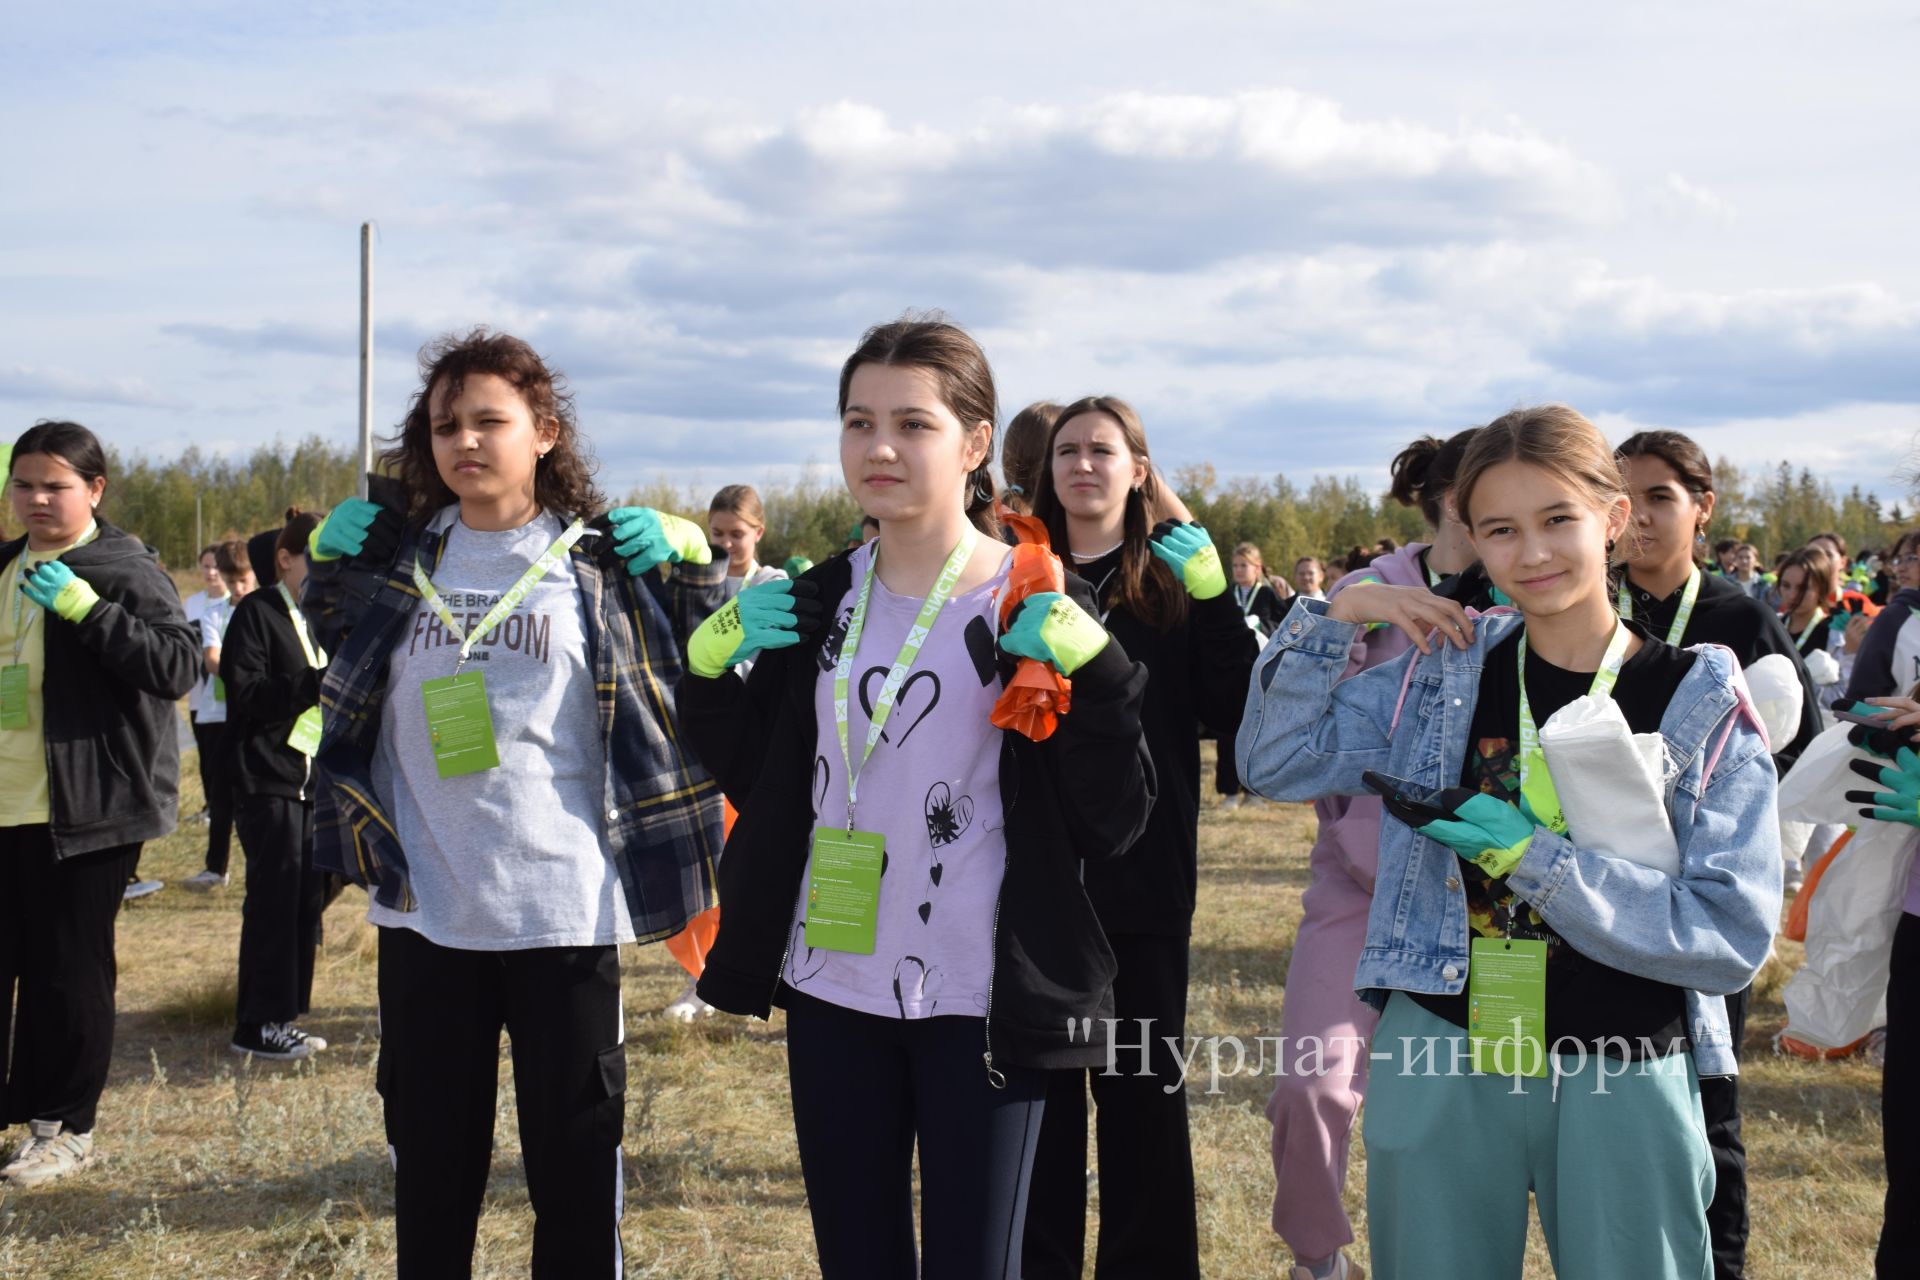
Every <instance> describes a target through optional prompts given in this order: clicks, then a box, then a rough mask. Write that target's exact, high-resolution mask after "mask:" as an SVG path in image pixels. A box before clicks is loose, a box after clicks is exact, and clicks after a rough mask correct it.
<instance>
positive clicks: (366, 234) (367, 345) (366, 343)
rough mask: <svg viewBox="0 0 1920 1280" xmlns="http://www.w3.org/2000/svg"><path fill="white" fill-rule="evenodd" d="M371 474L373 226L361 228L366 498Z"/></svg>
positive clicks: (362, 467) (362, 485)
mask: <svg viewBox="0 0 1920 1280" xmlns="http://www.w3.org/2000/svg"><path fill="white" fill-rule="evenodd" d="M371 470H373V224H372V223H371V222H363V223H361V224H360V479H359V488H358V492H359V495H360V496H361V497H362V498H364V497H366V496H367V473H368V472H369V471H371Z"/></svg>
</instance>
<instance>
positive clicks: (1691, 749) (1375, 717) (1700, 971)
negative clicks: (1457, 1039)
mask: <svg viewBox="0 0 1920 1280" xmlns="http://www.w3.org/2000/svg"><path fill="white" fill-rule="evenodd" d="M1326 612H1327V605H1326V604H1325V603H1324V602H1322V601H1318V600H1302V601H1299V602H1297V603H1296V604H1295V605H1294V607H1293V609H1292V610H1291V611H1290V612H1289V613H1288V614H1287V616H1286V617H1285V618H1284V619H1282V620H1281V622H1280V626H1279V628H1278V630H1277V631H1276V632H1275V633H1274V637H1273V639H1272V640H1271V641H1270V642H1269V643H1268V645H1267V647H1266V651H1265V652H1264V653H1262V654H1261V655H1260V661H1259V663H1258V665H1257V666H1256V667H1255V668H1254V675H1253V682H1252V685H1251V687H1250V688H1249V690H1248V694H1247V709H1246V716H1245V718H1244V719H1243V720H1242V721H1241V726H1240V737H1239V741H1238V750H1237V752H1236V755H1237V757H1238V763H1239V767H1240V777H1241V779H1242V780H1243V782H1244V783H1245V785H1246V786H1248V787H1250V788H1251V789H1252V790H1254V791H1256V792H1258V793H1260V794H1261V795H1264V796H1268V797H1270V798H1272V799H1275V800H1315V799H1318V798H1320V797H1322V796H1328V795H1359V794H1362V793H1364V792H1365V790H1366V788H1365V785H1364V784H1363V783H1362V782H1361V780H1360V775H1361V773H1362V772H1363V771H1364V770H1368V769H1374V770H1378V771H1380V772H1382V773H1388V774H1392V775H1395V776H1397V777H1401V778H1405V779H1407V780H1408V781H1410V782H1413V783H1416V784H1419V785H1421V786H1424V787H1430V788H1439V787H1444V786H1452V785H1457V784H1458V783H1459V780H1460V776H1461V770H1462V767H1463V765H1464V764H1465V757H1466V750H1467V737H1468V734H1469V732H1470V729H1471V727H1472V724H1473V709H1474V704H1475V702H1476V701H1477V700H1478V697H1479V692H1480V671H1481V666H1482V664H1483V661H1484V657H1485V655H1486V653H1487V652H1488V651H1489V650H1490V649H1491V648H1493V646H1495V645H1497V644H1498V643H1500V641H1501V640H1502V639H1504V638H1506V637H1508V636H1511V635H1512V634H1513V632H1514V630H1515V628H1517V627H1519V626H1521V625H1522V624H1521V619H1520V616H1519V615H1518V614H1515V613H1496V614H1489V615H1485V616H1483V617H1481V618H1480V619H1479V620H1478V622H1477V623H1476V624H1475V626H1474V636H1473V642H1472V644H1471V645H1470V646H1469V647H1468V648H1466V649H1456V648H1453V647H1452V646H1450V645H1441V646H1440V647H1439V648H1438V649H1437V651H1436V652H1435V653H1434V654H1432V655H1430V656H1427V657H1422V656H1421V655H1420V653H1419V651H1418V650H1409V651H1408V652H1407V653H1406V654H1404V655H1402V656H1401V657H1399V658H1397V659H1395V660H1393V661H1391V662H1388V663H1385V664H1383V665H1382V666H1379V667H1375V668H1372V669H1371V670H1367V671H1363V672H1360V673H1359V674H1358V675H1355V676H1354V677H1353V678H1352V679H1350V680H1346V681H1341V680H1340V674H1341V671H1342V669H1343V668H1344V667H1345V666H1346V662H1347V654H1348V650H1349V649H1350V647H1351V645H1352V642H1353V638H1354V635H1355V633H1356V630H1357V628H1356V626H1355V625H1354V624H1352V623H1347V622H1339V621H1335V620H1334V619H1332V618H1329V617H1327V616H1326ZM1696 654H1697V658H1696V661H1695V662H1694V664H1693V668H1692V670H1690V671H1689V672H1688V673H1687V676H1686V678H1685V679H1684V680H1683V681H1681V684H1680V688H1679V690H1678V691H1677V692H1676V693H1675V694H1674V697H1673V700H1672V701H1671V702H1670V703H1669V704H1668V705H1667V710H1666V714H1665V715H1664V716H1663V717H1662V718H1661V721H1660V733H1661V736H1662V737H1663V738H1665V739H1666V747H1667V769H1666V802H1667V815H1668V817H1669V818H1670V819H1671V820H1672V823H1673V830H1674V834H1675V837H1676V839H1677V840H1678V842H1679V845H1680V874H1679V876H1677V877H1671V876H1667V875H1664V874H1662V873H1661V872H1659V871H1655V870H1653V869H1652V868H1650V867H1643V866H1640V865H1639V864H1637V863H1632V862H1626V861H1622V860H1621V859H1618V858H1611V857H1608V856H1606V855H1604V854H1599V853H1594V852H1591V851H1589V850H1586V849H1582V848H1580V847H1579V846H1577V845H1575V844H1574V843H1573V842H1572V841H1571V840H1569V839H1567V838H1565V837H1563V836H1558V835H1555V834H1554V833H1553V832H1551V831H1548V830H1547V829H1546V828H1544V827H1536V828H1535V829H1534V833H1533V841H1532V843H1531V844H1529V845H1528V846H1527V851H1526V854H1525V856H1523V857H1522V858H1521V860H1520V863H1519V865H1518V866H1517V867H1516V868H1515V869H1514V871H1513V872H1512V874H1511V875H1509V876H1508V877H1507V883H1508V884H1509V885H1510V886H1511V887H1512V888H1513V889H1514V890H1515V891H1516V892H1517V893H1518V894H1519V895H1520V896H1521V897H1522V898H1524V899H1525V900H1526V901H1527V902H1528V903H1530V904H1531V905H1532V906H1533V908H1534V909H1535V910H1536V911H1538V912H1539V913H1540V915H1541V918H1542V919H1544V920H1545V921H1546V922H1547V924H1548V925H1550V926H1551V927H1552V928H1553V930H1554V931H1555V932H1556V933H1558V934H1559V935H1560V936H1561V937H1563V938H1565V939H1566V940H1567V941H1568V942H1569V943H1570V944H1572V945H1573V947H1574V948H1575V949H1576V950H1577V951H1579V952H1580V953H1581V954H1582V955H1585V956H1587V957H1589V958H1591V959H1594V960H1597V961H1599V962H1600V963H1602V964H1606V965H1611V966H1612V967H1614V968H1616V969H1620V970H1623V971H1625V972H1627V973H1634V974H1640V975H1642V976H1645V977H1650V978H1655V979H1658V980H1659V981H1661V982H1667V983H1671V984H1673V985H1675V986H1678V987H1682V988H1685V989H1686V992H1687V1024H1688V1028H1689V1031H1690V1035H1691V1038H1692V1041H1693V1053H1694V1060H1695V1065H1696V1067H1697V1068H1698V1070H1699V1073H1700V1074H1701V1075H1703V1076H1719V1075H1734V1074H1737V1072H1738V1070H1739V1068H1738V1066H1737V1065H1736V1064H1735V1062H1734V1056H1733V1045H1732V1043H1731V1037H1730V1035H1729V1033H1728V1029H1727V1011H1726V1001H1725V1000H1724V999H1723V997H1724V996H1726V995H1728V994H1730V993H1732V992H1736V991H1739V990H1741V989H1742V988H1744V987H1745V986H1746V985H1747V984H1748V983H1750V982H1752V981H1753V978H1754V975H1755V974H1756V973H1758V972H1759V971H1760V966H1761V965H1762V964H1763V963H1764V962H1765V960H1766V958H1767V952H1768V949H1769V948H1770V947H1771V946H1772V942H1773V932H1774V928H1775V926H1776V925H1777V923H1778V921H1779V919H1780V893H1781V864H1780V837H1779V828H1778V825H1777V817H1776V813H1775V800H1774V792H1775V786H1776V777H1775V774H1774V768H1773V761H1772V759H1771V758H1770V757H1769V756H1768V754H1767V744H1766V741H1765V739H1764V738H1763V736H1762V735H1761V733H1760V731H1759V730H1758V729H1757V728H1756V727H1755V726H1754V724H1753V722H1752V720H1751V719H1750V718H1749V717H1748V716H1746V715H1743V714H1742V713H1741V712H1740V695H1739V693H1738V692H1737V690H1736V686H1735V683H1734V680H1735V676H1736V674H1737V671H1738V668H1737V665H1736V663H1735V662H1734V659H1733V656H1732V654H1730V653H1729V652H1728V651H1727V650H1725V649H1722V648H1719V647H1717V646H1703V647H1701V648H1700V649H1698V650H1696ZM1409 663H1412V664H1413V670H1412V675H1411V679H1409V678H1408V664H1409ZM1403 685H1404V688H1405V698H1404V701H1403V700H1402V696H1401V694H1402V688H1403ZM1396 707H1398V723H1397V725H1396V724H1395V712H1396ZM1710 759H1711V760H1712V761H1713V772H1712V775H1711V776H1710V777H1707V778H1705V781H1704V785H1703V775H1704V774H1705V772H1706V765H1707V763H1708V761H1709V760H1710ZM1467 940H1468V928H1467V907H1466V894H1465V891H1464V889H1463V888H1462V887H1461V878H1460V875H1459V861H1458V859H1457V858H1456V856H1455V855H1454V853H1453V851H1452V850H1451V849H1448V848H1447V847H1446V846H1445V845H1443V844H1440V843H1438V842H1437V841H1433V840H1429V839H1427V838H1426V837H1425V836H1422V835H1420V834H1419V833H1418V832H1416V831H1415V830H1414V829H1413V828H1411V827H1409V826H1407V825H1405V824H1404V823H1401V822H1397V821H1394V820H1393V819H1391V818H1389V819H1387V820H1386V821H1385V822H1384V823H1383V824H1382V827H1381V832H1380V871H1379V877H1378V879H1377V881H1376V882H1375V886H1374V895H1373V907H1372V910H1371V912H1370V913H1369V915H1368V918H1367V942H1366V949H1365V950H1364V951H1362V952H1361V955H1360V964H1359V967H1358V969H1357V970H1356V971H1355V974H1354V988H1355V990H1356V991H1357V992H1358V993H1359V995H1360V997H1361V999H1363V1000H1366V1001H1367V1002H1368V1003H1369V1004H1371V1005H1373V1006H1374V1007H1375V1008H1383V1007H1384V1006H1385V1004H1386V999H1387V993H1388V992H1389V991H1393V990H1400V991H1417V992H1429V993H1436V994H1437V993H1445V994H1455V993H1457V992H1459V991H1460V990H1461V989H1462V988H1463V987H1464V986H1465V985H1466V980H1467Z"/></svg>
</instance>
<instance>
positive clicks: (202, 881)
mask: <svg viewBox="0 0 1920 1280" xmlns="http://www.w3.org/2000/svg"><path fill="white" fill-rule="evenodd" d="M180 887H181V888H182V889H191V890H193V891H194V892H195V893H205V892H207V891H208V890H210V889H224V888H226V887H227V877H226V876H223V875H221V874H220V873H219V872H218V871H198V872H195V873H194V874H193V875H190V876H188V877H187V878H186V879H185V880H182V881H181V882H180Z"/></svg>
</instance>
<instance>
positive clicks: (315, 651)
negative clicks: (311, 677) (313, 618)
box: [273, 582, 327, 667]
mask: <svg viewBox="0 0 1920 1280" xmlns="http://www.w3.org/2000/svg"><path fill="white" fill-rule="evenodd" d="M273 589H274V590H275V591H278V592H279V593H280V598H281V599H282V600H284V601H285V602H286V605H287V617H289V618H290V619H292V620H293V635H294V638H295V639H297V640H298V641H299V642H300V652H301V653H304V654H305V655H306V656H307V665H308V666H310V667H324V666H326V665H327V652H326V650H324V649H321V648H319V647H318V646H316V645H315V644H314V643H313V633H312V632H310V631H308V630H307V615H306V614H304V613H301V612H300V605H299V602H298V601H296V600H295V599H294V598H293V592H291V591H289V590H287V584H286V583H284V582H276V583H274V584H273Z"/></svg>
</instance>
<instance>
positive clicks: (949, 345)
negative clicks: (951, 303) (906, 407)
mask: <svg viewBox="0 0 1920 1280" xmlns="http://www.w3.org/2000/svg"><path fill="white" fill-rule="evenodd" d="M863 364H880V365H896V366H903V367H907V368H913V369H925V370H926V371H927V372H928V373H930V374H932V375H933V377H934V381H936V382H937V383H939V384H940V399H941V400H942V401H943V402H944V403H945V404H946V407H947V408H948V409H951V410H952V411H953V416H954V417H956V418H958V419H960V425H961V426H962V427H963V428H965V429H967V430H969V431H971V430H972V429H973V424H974V423H976V422H984V423H986V424H987V452H986V455H985V456H984V457H982V458H981V459H980V465H979V466H977V467H975V468H974V469H973V471H972V473H971V474H970V475H968V476H967V519H969V520H971V521H973V524H974V527H975V528H977V529H979V530H980V532H982V533H984V534H987V535H988V536H990V537H998V536H999V534H1000V522H999V521H998V520H996V519H995V518H994V515H993V433H994V431H995V430H996V429H997V428H998V426H999V424H1000V400H999V396H998V393H997V392H995V390H994V386H993V368H992V366H991V365H989V364H988V363H987V353H986V352H984V351H982V350H981V349H980V344H979V343H977V342H975V341H974V340H973V337H972V335H970V334H968V333H967V331H966V330H965V329H962V328H961V327H960V326H959V325H956V324H952V323H950V322H949V321H948V320H947V318H946V317H945V316H943V315H942V314H940V313H939V312H938V311H930V312H927V313H925V314H924V315H915V314H913V313H908V314H907V315H904V316H902V317H900V319H898V320H895V321H892V322H891V323H889V324H877V325H875V326H873V328H871V329H869V330H867V331H866V332H865V333H864V334H861V335H860V345H859V346H857V347H855V348H854V349H853V354H852V355H850V356H848V357H847V362H846V363H845V364H843V365H841V366H840V400H839V415H840V416H841V417H845V416H846V413H847V392H848V389H849V388H850V387H852V385H853V374H854V371H855V370H856V369H858V368H859V367H860V366H861V365H863Z"/></svg>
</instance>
